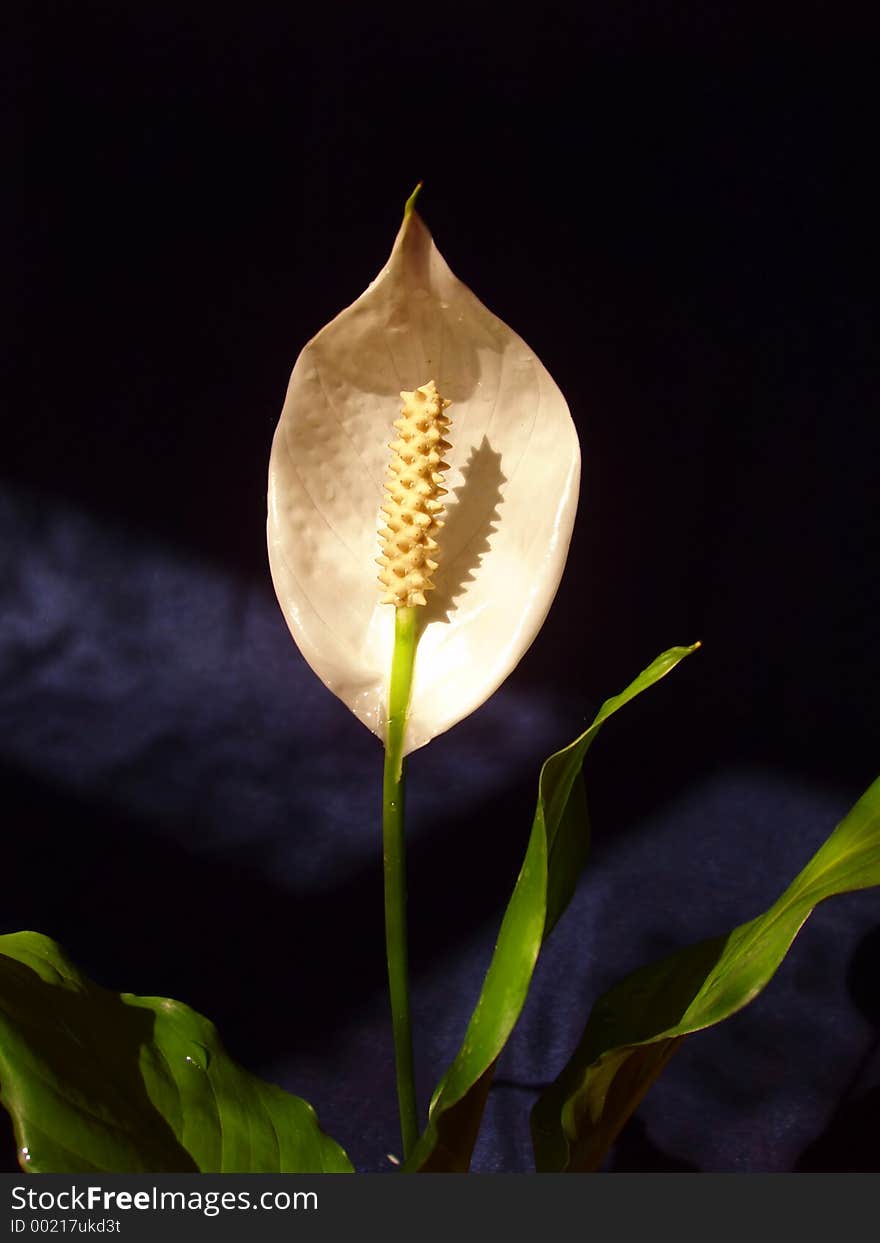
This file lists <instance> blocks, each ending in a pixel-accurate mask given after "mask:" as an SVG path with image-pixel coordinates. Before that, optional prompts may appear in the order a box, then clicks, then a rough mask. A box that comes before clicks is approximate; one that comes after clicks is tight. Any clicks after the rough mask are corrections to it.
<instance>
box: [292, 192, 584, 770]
mask: <svg viewBox="0 0 880 1243" xmlns="http://www.w3.org/2000/svg"><path fill="white" fill-rule="evenodd" d="M431 380H433V381H434V382H435V383H436V385H437V388H438V390H439V391H440V392H441V393H442V394H443V396H444V397H446V398H448V399H449V400H450V401H451V403H452V405H451V406H450V408H449V415H450V418H451V421H452V432H451V433H450V435H449V439H450V440H451V442H452V448H451V449H450V450H449V451H448V452H446V453H445V454H444V456H445V458H446V460H447V461H448V463H449V470H448V471H447V473H446V477H445V480H444V486H445V487H446V488H447V489H448V495H447V496H446V497H445V498H444V501H445V508H446V513H445V514H444V521H445V525H444V526H443V528H442V530H441V531H440V532H439V534H438V536H437V542H438V545H439V547H438V550H437V552H436V554H433V553H432V556H434V557H435V559H436V561H437V562H438V565H439V568H438V569H437V570H436V571H435V573H434V583H435V587H436V589H435V590H434V591H433V592H432V593H431V595H430V596H429V597H428V603H427V605H426V606H425V607H421V608H419V622H420V631H421V633H420V638H419V643H418V649H417V652H416V664H415V673H414V681H413V690H412V699H411V702H410V715H409V719H408V723H407V734H406V746H405V751H406V752H410V751H414V750H415V749H416V748H417V747H421V746H423V745H424V744H425V743H426V742H428V741H429V740H430V739H431V738H433V737H434V736H435V735H437V734H440V733H442V732H443V731H444V730H446V729H449V728H450V726H452V725H454V724H455V723H456V722H457V721H460V720H461V719H462V718H463V717H465V716H467V715H468V714H469V713H470V712H473V710H474V709H475V708H477V707H479V705H480V704H481V703H483V702H484V701H485V700H486V699H488V697H489V696H490V695H491V694H492V693H493V691H495V690H496V689H497V687H498V686H499V685H500V684H501V682H503V680H504V679H505V677H507V675H508V674H509V673H510V672H511V670H512V669H514V668H515V666H516V664H517V663H518V661H519V660H520V659H521V657H522V656H523V654H524V652H525V651H526V650H527V648H528V647H529V645H530V644H531V642H532V640H533V639H534V638H535V635H536V634H537V633H538V630H539V629H540V627H541V624H542V622H543V621H544V618H545V617H546V615H547V611H548V609H549V608H550V605H551V603H552V601H553V597H554V595H555V594H556V589H557V587H558V585H559V580H560V578H561V576H562V571H563V568H564V565H565V558H566V554H567V552H568V545H569V540H570V539H571V532H572V527H573V525H574V517H575V509H576V506H577V496H578V480H579V474H580V451H579V447H578V440H577V434H576V432H575V429H574V425H573V423H572V420H571V416H570V414H569V411H568V406H567V405H566V402H565V399H564V397H563V396H562V394H561V392H560V391H559V389H558V388H557V386H556V384H555V383H554V382H553V379H552V378H551V376H550V375H549V373H548V372H547V370H546V369H545V368H544V366H543V365H542V364H541V363H540V361H539V360H538V359H537V358H536V357H535V355H534V353H533V352H532V351H531V350H530V349H529V347H528V346H527V345H526V344H525V342H524V341H523V340H521V338H520V337H518V336H517V335H516V333H514V332H512V331H511V329H510V328H508V327H507V325H506V324H504V323H502V322H501V320H500V319H498V318H497V317H496V316H495V315H493V314H492V313H491V311H489V310H487V308H486V307H485V306H483V304H482V303H481V302H480V301H479V299H478V298H476V297H475V296H474V294H473V293H471V291H470V290H469V289H468V288H467V286H466V285H463V284H462V283H461V281H459V280H458V279H457V278H456V277H455V276H454V275H453V274H452V272H451V271H450V270H449V268H448V266H447V265H446V262H445V261H444V259H443V257H442V256H441V254H440V252H439V251H438V250H437V248H436V246H435V245H434V242H433V239H432V238H431V235H430V233H429V232H428V230H427V229H426V227H425V225H424V224H423V222H422V220H421V219H420V217H419V216H418V215H417V214H416V212H414V211H410V212H408V213H407V215H406V217H405V218H404V222H403V224H402V225H401V228H400V232H399V233H398V235H397V239H396V241H395V243H394V247H393V249H392V251H391V255H390V257H389V259H388V262H387V263H386V265H385V266H384V268H383V269H382V271H381V272H380V273H379V275H378V276H377V277H376V279H375V280H374V281H373V282H372V284H371V285H370V286H369V288H368V289H367V290H366V291H365V292H364V293H363V294H362V295H361V296H360V297H359V298H358V300H357V301H356V302H355V303H353V304H352V305H351V306H350V307H348V308H347V309H346V310H344V311H342V312H341V313H340V314H339V315H337V316H336V318H335V319H334V320H332V321H331V322H330V323H329V324H327V326H326V327H325V328H322V329H321V331H320V332H319V333H318V334H317V336H316V337H314V338H313V339H312V340H311V341H310V342H309V343H308V345H306V346H305V348H304V349H303V351H302V353H301V354H300V356H299V358H298V359H297V361H296V365H295V367H294V369H293V374H292V375H291V378H290V385H289V387H288V390H287V398H286V400H285V403H284V408H283V410H282V412H281V418H280V420H279V423H278V428H277V430H276V432H275V439H274V442H273V445H272V457H271V461H270V465H269V519H268V546H269V563H270V567H271V571H272V579H273V582H274V584H275V591H276V593H277V595H278V600H279V603H280V604H281V608H282V611H283V613H284V616H285V618H286V619H287V624H288V626H289V627H290V630H291V633H292V635H293V637H294V639H295V640H296V643H297V645H298V646H299V648H300V651H301V652H302V654H303V656H304V657H305V659H306V660H307V661H308V663H309V665H310V666H311V667H312V669H313V670H314V671H315V673H316V674H317V675H318V677H319V678H321V680H322V681H323V682H324V683H325V684H326V685H327V686H328V687H329V689H330V690H332V691H333V693H334V694H336V695H338V696H339V698H340V699H342V700H343V702H344V703H346V704H347V705H348V707H349V708H351V710H352V712H354V714H355V715H356V716H357V717H358V718H359V719H360V720H361V721H363V723H364V724H365V725H366V726H368V727H369V729H371V730H372V731H373V732H374V733H375V734H377V735H378V736H379V737H380V738H382V739H384V733H385V719H386V700H387V694H388V678H389V672H390V665H391V651H392V646H393V638H394V607H393V605H389V604H382V603H380V600H381V593H380V589H379V586H378V584H377V582H376V557H377V555H378V554H379V550H380V549H379V537H378V534H377V533H378V530H379V527H380V526H381V525H382V521H381V519H382V514H381V513H380V508H381V506H382V504H383V503H384V496H385V494H384V492H383V481H384V480H385V477H386V472H387V467H388V462H389V458H390V451H389V448H388V445H389V442H390V441H391V440H392V439H393V438H394V435H395V433H394V429H393V427H392V424H393V423H394V420H395V419H397V418H398V417H399V412H400V393H401V391H402V390H413V389H416V388H417V387H419V386H420V385H424V384H426V383H427V382H428V381H431Z"/></svg>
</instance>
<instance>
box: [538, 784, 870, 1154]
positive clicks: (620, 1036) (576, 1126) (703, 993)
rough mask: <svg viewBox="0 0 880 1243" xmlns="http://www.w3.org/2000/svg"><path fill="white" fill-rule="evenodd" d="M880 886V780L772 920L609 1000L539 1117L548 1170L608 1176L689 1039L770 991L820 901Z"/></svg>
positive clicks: (674, 960) (612, 993)
mask: <svg viewBox="0 0 880 1243" xmlns="http://www.w3.org/2000/svg"><path fill="white" fill-rule="evenodd" d="M878 884H880V779H878V780H877V781H875V782H874V784H873V785H872V786H871V787H870V789H869V790H868V791H867V792H866V793H865V794H864V795H863V796H862V798H861V799H860V800H859V801H858V803H856V805H855V807H853V809H852V811H850V813H849V814H848V815H847V817H846V818H845V819H844V820H843V821H842V822H841V823H840V824H839V825H838V826H837V828H836V829H835V830H834V832H833V833H832V834H831V836H830V837H829V838H828V840H827V841H826V842H825V844H824V845H823V846H822V847H821V849H820V850H819V851H818V852H817V853H816V854H815V855H814V856H813V858H812V859H811V860H810V862H809V863H808V864H807V866H806V867H805V868H804V870H803V871H802V872H801V873H800V875H799V876H797V877H796V878H795V880H794V881H793V882H792V884H791V885H790V886H789V887H788V889H786V891H785V893H783V895H782V896H781V897H780V898H779V900H778V901H777V902H775V903H774V904H773V906H771V907H770V909H769V910H768V911H766V912H765V913H764V914H763V915H759V916H758V917H757V919H753V920H751V921H750V922H749V923H747V924H742V925H740V927H738V928H735V929H734V930H733V932H731V933H730V934H729V935H727V936H719V937H714V938H713V939H711V940H709V941H702V942H700V943H699V944H697V945H692V946H689V947H688V948H686V949H683V950H680V951H679V952H678V953H676V954H673V955H671V956H670V957H669V958H665V959H663V960H662V961H661V962H659V963H655V964H652V965H650V966H646V967H642V968H640V969H639V970H638V971H635V972H634V973H633V974H632V975H629V976H627V977H626V979H624V980H622V981H621V982H620V983H619V984H616V985H615V986H614V987H613V988H612V989H610V990H609V991H608V992H607V993H605V994H604V996H603V997H601V998H600V999H599V1001H598V1002H597V1003H596V1005H595V1006H594V1007H593V1012H592V1014H591V1015H590V1019H589V1022H588V1023H587V1027H586V1030H585V1032H584V1035H583V1039H582V1040H581V1042H580V1044H579V1045H578V1048H577V1049H576V1051H575V1053H574V1054H573V1056H572V1057H571V1059H570V1061H569V1062H568V1065H567V1066H566V1067H565V1069H564V1070H563V1071H562V1073H561V1074H560V1076H559V1077H558V1079H557V1080H556V1081H555V1082H554V1083H553V1084H551V1086H550V1087H549V1088H548V1089H547V1091H546V1092H545V1093H544V1095H543V1096H542V1097H541V1099H540V1100H539V1101H538V1103H537V1104H536V1105H535V1108H534V1110H533V1111H532V1139H533V1143H534V1147H535V1162H536V1165H537V1168H538V1170H539V1171H543V1172H559V1171H563V1172H564V1171H571V1172H577V1171H589V1170H595V1169H598V1167H599V1166H600V1165H601V1163H602V1160H603V1159H604V1157H605V1154H606V1153H607V1151H608V1149H609V1147H610V1145H611V1144H612V1143H613V1141H614V1139H615V1137H616V1136H617V1134H618V1133H619V1131H620V1129H621V1127H622V1126H623V1125H624V1123H625V1122H626V1120H627V1118H629V1116H630V1115H631V1114H632V1112H633V1111H634V1110H635V1109H636V1107H637V1106H638V1104H639V1102H640V1101H641V1099H642V1098H643V1096H644V1095H645V1093H646V1092H647V1091H648V1089H649V1087H650V1086H651V1084H652V1083H653V1082H654V1080H655V1079H656V1078H657V1076H658V1075H659V1073H660V1071H661V1070H662V1069H663V1067H664V1066H665V1065H666V1063H667V1062H668V1061H669V1059H670V1057H671V1056H672V1054H673V1053H674V1052H675V1049H676V1048H677V1047H678V1045H679V1044H680V1043H681V1041H682V1040H683V1039H684V1037H685V1036H687V1035H689V1034H690V1033H691V1032H695V1031H700V1030H701V1029H702V1028H705V1027H711V1026H712V1025H713V1024H715V1023H720V1022H721V1021H722V1019H726V1018H727V1017H728V1016H729V1015H731V1014H735V1013H736V1011H737V1010H741V1009H742V1007H743V1006H745V1005H748V1003H749V1002H750V1001H751V1000H752V999H753V998H754V997H756V996H757V995H758V993H760V992H761V990H762V989H763V988H764V986H765V985H766V984H767V983H768V982H769V980H770V979H771V978H772V976H773V974H774V973H775V971H776V969H777V967H778V966H779V964H780V963H781V962H782V960H783V958H784V957H785V955H786V953H787V952H788V949H789V947H790V946H791V943H792V941H793V940H794V938H795V937H796V936H797V933H798V932H799V930H800V928H801V927H802V926H803V924H804V922H805V920H806V919H807V917H808V916H809V915H810V913H811V911H812V910H813V908H814V907H815V906H816V904H817V903H818V902H821V901H823V899H825V898H830V897H832V896H833V895H834V894H837V893H845V892H847V891H849V890H853V889H867V888H869V887H870V886H872V885H878Z"/></svg>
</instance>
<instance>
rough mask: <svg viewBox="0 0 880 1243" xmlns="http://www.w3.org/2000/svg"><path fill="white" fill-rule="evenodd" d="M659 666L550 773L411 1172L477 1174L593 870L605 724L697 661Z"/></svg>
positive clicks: (676, 655)
mask: <svg viewBox="0 0 880 1243" xmlns="http://www.w3.org/2000/svg"><path fill="white" fill-rule="evenodd" d="M697 647H699V644H695V645H694V646H693V647H674V648H671V649H670V650H669V651H668V652H664V653H663V655H662V656H658V657H657V659H656V660H655V661H654V663H653V664H652V665H650V666H649V667H648V668H647V669H645V670H644V672H643V673H640V674H639V676H638V677H637V678H636V680H635V681H634V682H633V683H632V684H631V685H630V686H628V687H627V688H626V690H625V691H623V692H622V694H620V695H617V696H615V697H614V698H613V699H609V700H607V701H606V702H605V703H604V704H603V705H602V707H601V708H600V709H599V712H598V714H597V716H596V719H595V720H594V721H593V724H592V725H591V726H590V728H589V729H588V730H586V731H585V733H583V734H581V736H580V737H579V738H577V739H575V741H574V742H573V743H571V745H570V746H568V747H566V748H565V749H564V750H563V751H558V752H557V753H556V754H555V755H551V757H550V758H549V759H548V760H547V762H546V763H545V764H544V767H543V768H542V769H541V776H540V779H539V782H538V805H537V808H536V810H535V819H534V822H533V825H532V832H531V836H530V837H529V843H528V847H527V849H526V857H525V861H524V863H523V865H522V869H521V870H520V874H519V877H518V879H517V882H516V887H515V888H514V891H513V896H512V897H511V899H510V903H509V905H508V907H507V911H506V912H505V915H504V920H503V922H502V924H501V931H500V932H499V934H498V941H497V943H496V945H495V952H494V954H493V956H492V961H491V963H490V964H489V970H488V972H487V973H486V978H485V981H484V982H483V988H482V992H481V993H480V997H479V1000H478V1001H477V1005H476V1009H475V1010H474V1012H473V1015H472V1016H471V1020H470V1023H469V1024H468V1028H467V1032H466V1033H465V1038H464V1042H463V1044H462V1046H461V1048H460V1049H459V1051H458V1054H457V1055H456V1057H455V1060H454V1061H453V1063H452V1065H451V1066H450V1067H449V1069H448V1070H447V1072H446V1074H445V1075H444V1076H443V1079H442V1080H441V1081H440V1084H439V1085H438V1087H437V1090H436V1091H435V1093H434V1097H433V1099H432V1101H431V1108H430V1111H429V1120H428V1126H427V1128H426V1130H425V1131H424V1133H423V1134H422V1136H421V1138H420V1139H419V1142H418V1144H417V1145H416V1148H415V1150H414V1152H413V1153H412V1155H411V1157H410V1158H409V1160H408V1161H407V1163H406V1165H405V1167H404V1168H405V1169H407V1170H413V1171H422V1172H426V1173H427V1172H465V1171H467V1169H468V1168H469V1166H470V1160H471V1154H472V1152H473V1147H474V1143H475V1141H476V1137H477V1132H478V1130H479V1126H480V1120H481V1118H482V1115H483V1107H484V1105H485V1101H486V1096H487V1094H488V1091H489V1085H490V1083H491V1079H492V1074H493V1072H494V1069H495V1063H496V1061H497V1059H498V1056H499V1054H500V1053H501V1051H502V1049H503V1048H504V1046H505V1044H506V1043H507V1040H508V1037H509V1036H510V1033H511V1031H512V1030H513V1027H514V1025H515V1023H516V1021H517V1019H518V1018H519V1016H520V1012H521V1011H522V1008H523V1005H524V1004H525V1000H526V994H527V992H528V988H529V984H530V983H531V979H532V973H533V972H534V969H535V963H536V961H537V957H538V953H539V952H540V949H541V946H542V945H543V943H544V941H545V940H546V938H547V937H548V936H549V935H550V932H551V931H552V929H553V927H554V925H555V924H556V922H557V920H558V919H559V917H560V915H561V914H562V912H563V911H564V910H565V908H566V906H567V905H568V903H569V900H570V898H571V896H572V894H573V892H574V888H575V885H576V884H577V878H578V875H579V874H580V871H581V869H582V867H583V865H584V863H585V862H586V857H587V850H588V847H589V821H588V817H587V804H586V795H585V793H584V787H583V778H582V776H581V765H582V764H583V762H584V756H585V755H586V753H587V751H588V749H589V747H590V745H591V744H592V742H593V740H594V739H595V737H596V735H597V734H598V732H599V730H600V728H601V727H602V725H603V724H604V722H605V721H607V720H608V718H609V717H610V716H612V715H613V714H614V713H615V712H617V711H618V710H619V709H620V708H622V707H623V706H624V704H627V703H629V701H630V700H631V699H635V697H636V696H637V695H640V694H641V692H642V691H644V690H647V689H648V687H649V686H653V685H654V683H655V682H658V681H659V680H660V678H662V677H663V676H664V675H665V674H667V673H669V671H670V670H671V669H674V668H675V666H676V665H677V664H678V662H679V661H680V660H682V659H683V658H684V657H685V656H688V655H689V654H690V653H691V652H693V651H695V650H696V648H697Z"/></svg>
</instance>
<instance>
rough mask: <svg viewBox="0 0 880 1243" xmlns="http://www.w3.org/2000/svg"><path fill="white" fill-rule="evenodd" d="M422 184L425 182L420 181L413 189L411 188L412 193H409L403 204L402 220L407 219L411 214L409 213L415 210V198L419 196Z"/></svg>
mask: <svg viewBox="0 0 880 1243" xmlns="http://www.w3.org/2000/svg"><path fill="white" fill-rule="evenodd" d="M424 184H425V183H424V182H423V181H420V182H419V183H418V185H417V186H416V188H415V190H413V192H412V194H411V195H410V196H409V198H408V199H407V200H406V204H405V205H404V208H403V218H404V220H409V218H410V216H411V215H412V214H413V212H414V211H415V209H416V199H417V198H418V197H419V191H420V190H421V188H422V186H423V185H424Z"/></svg>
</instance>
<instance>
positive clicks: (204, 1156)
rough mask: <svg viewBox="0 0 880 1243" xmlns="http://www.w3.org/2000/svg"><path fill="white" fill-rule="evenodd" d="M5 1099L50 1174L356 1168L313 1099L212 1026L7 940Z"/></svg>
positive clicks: (55, 952)
mask: <svg viewBox="0 0 880 1243" xmlns="http://www.w3.org/2000/svg"><path fill="white" fill-rule="evenodd" d="M0 1103H2V1104H3V1105H4V1107H5V1108H6V1109H7V1111H8V1112H9V1114H10V1115H11V1117H12V1121H13V1125H14V1128H15V1136H16V1141H17V1144H18V1149H19V1154H20V1156H19V1159H20V1161H21V1165H22V1168H23V1169H26V1170H28V1171H33V1172H40V1173H47V1172H48V1173H64V1174H68V1173H69V1174H75V1173H92V1172H94V1171H100V1172H111V1173H151V1174H157V1173H167V1172H178V1171H192V1172H197V1171H200V1172H202V1173H208V1172H212V1173H230V1172H236V1173H257V1172H259V1173H301V1174H306V1173H309V1174H311V1173H323V1172H332V1173H348V1172H351V1169H352V1167H351V1163H350V1162H349V1160H348V1158H347V1157H346V1155H345V1153H344V1152H343V1151H342V1149H341V1148H340V1147H339V1145H338V1144H336V1143H334V1141H333V1140H332V1139H330V1138H329V1137H328V1136H327V1135H325V1134H324V1133H323V1131H321V1129H320V1127H319V1126H318V1121H317V1118H316V1116H315V1112H314V1110H313V1109H312V1107H311V1106H310V1105H308V1104H307V1103H306V1102H305V1101H303V1100H300V1098H299V1097H297V1096H291V1095H290V1094H289V1093H287V1092H284V1091H282V1090H281V1088H278V1087H275V1086H274V1085H273V1084H270V1083H264V1082H263V1081H262V1080H261V1079H257V1078H256V1076H254V1075H252V1074H250V1073H249V1072H248V1071H246V1070H243V1069H242V1068H241V1067H240V1066H238V1065H236V1063H235V1062H233V1060H232V1059H231V1058H230V1057H229V1055H228V1054H227V1053H226V1052H225V1050H224V1049H223V1046H222V1045H221V1044H220V1041H219V1039H218V1036H217V1032H216V1030H215V1028H214V1026H213V1024H212V1023H210V1022H209V1021H208V1020H207V1019H206V1018H203V1016H202V1015H201V1014H197V1013H196V1011H195V1010H191V1009H190V1008H189V1007H188V1006H185V1005H182V1004H181V1003H180V1002H179V1001H170V1000H169V999H168V998H166V997H135V996H134V995H133V994H131V993H114V992H110V991H109V990H107V989H105V988H101V987H99V986H98V985H97V984H94V983H92V981H91V980H88V979H86V977H85V976H83V975H82V974H81V973H80V972H79V971H78V970H77V969H76V967H75V966H73V964H72V963H71V962H69V961H68V959H67V958H66V957H65V955H64V952H63V951H62V950H61V949H60V948H59V946H57V945H56V944H55V942H54V941H51V940H49V938H48V937H44V936H41V935H40V934H39V933H36V932H17V933H12V934H10V935H7V936H0Z"/></svg>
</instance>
